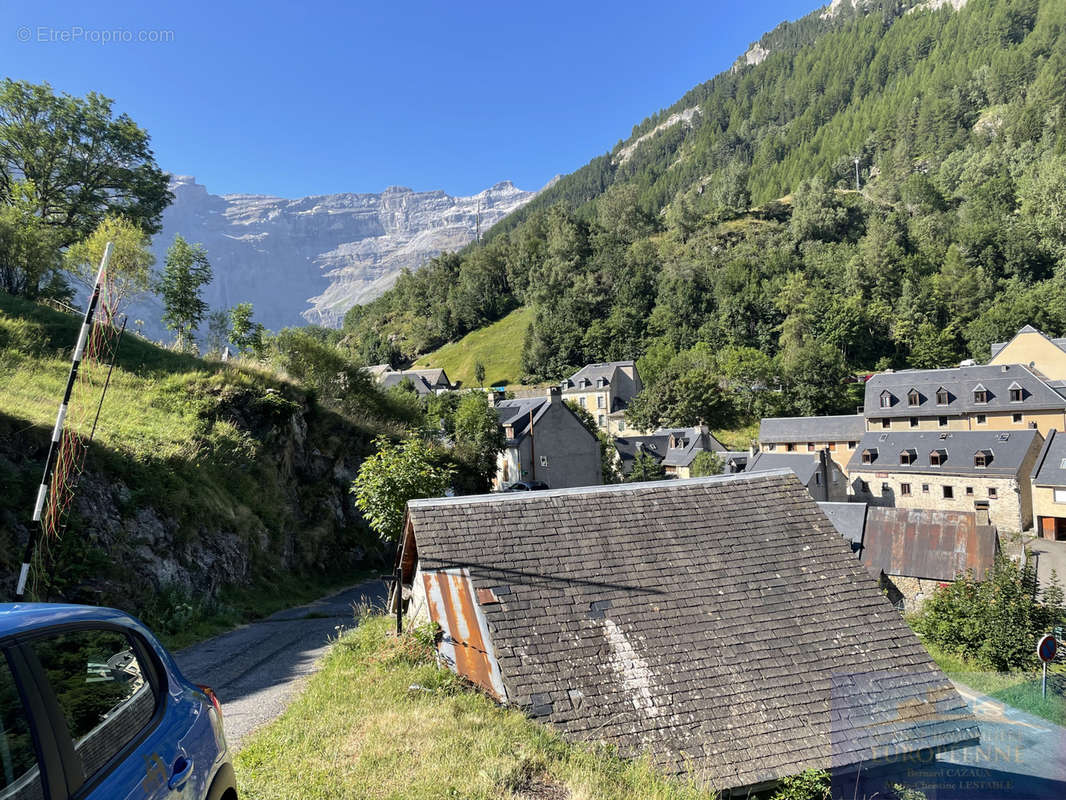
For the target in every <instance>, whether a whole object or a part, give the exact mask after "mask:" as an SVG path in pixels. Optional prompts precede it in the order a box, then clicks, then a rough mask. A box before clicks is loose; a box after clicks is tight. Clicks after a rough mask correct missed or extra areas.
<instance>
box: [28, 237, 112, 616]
mask: <svg viewBox="0 0 1066 800" xmlns="http://www.w3.org/2000/svg"><path fill="white" fill-rule="evenodd" d="M111 247H112V245H111V242H108V243H107V247H105V248H104V257H103V258H102V259H100V269H99V271H98V272H97V273H96V282H95V283H94V284H93V293H92V297H90V298H89V306H88V308H86V309H85V319H84V320H83V321H82V323H81V333H80V334H78V343H77V345H76V346H75V347H74V357H73V359H72V360H71V364H70V375H69V376H68V377H67V388H66V391H65V392H64V393H63V402H62V403H60V404H59V413H58V414H57V415H56V424H55V428H53V429H52V441H51V442H50V443H49V445H48V456H47V457H46V458H45V462H44V477H43V478H41V488H40V489H38V490H37V504H36V505H35V506H34V507H33V521H34V522H35V523H37V522H40V521H41V514H42V512H43V511H44V501H45V499H46V498H47V497H48V484H50V483H51V482H52V473H53V471H54V470H55V459H56V451H57V449H58V446H59V439H60V437H62V435H63V423H64V422H65V421H66V418H67V407H68V406H69V404H70V394H71V392H73V391H74V381H75V380H76V379H77V377H78V367H79V366H80V365H81V359H82V356H83V355H84V354H85V343H86V342H87V341H88V339H89V331H90V330H91V329H92V325H93V315H94V314H95V313H96V304H97V302H98V301H99V300H100V285H101V281H102V280H103V277H104V270H106V269H107V262H108V261H109V260H110V258H111ZM36 545H37V537H36V536H35V535H34V534H33V532H32V530H31V532H30V538H29V540H28V541H27V542H26V551H25V554H24V555H23V556H22V569H21V570H19V582H18V588H17V589H15V596H16V597H22V595H23V594H25V592H26V580H27V578H29V576H30V561H31V560H32V559H33V551H34V548H35V547H36Z"/></svg>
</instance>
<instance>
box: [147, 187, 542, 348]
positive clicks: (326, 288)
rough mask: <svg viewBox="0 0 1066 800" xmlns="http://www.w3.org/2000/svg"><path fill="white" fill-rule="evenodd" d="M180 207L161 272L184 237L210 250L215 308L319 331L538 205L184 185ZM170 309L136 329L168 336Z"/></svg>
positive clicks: (174, 212)
mask: <svg viewBox="0 0 1066 800" xmlns="http://www.w3.org/2000/svg"><path fill="white" fill-rule="evenodd" d="M171 190H172V191H173V192H174V203H173V204H172V205H171V206H170V207H169V208H168V209H167V210H166V212H165V213H164V215H163V231H162V233H161V234H159V235H158V236H156V237H155V238H154V240H153V251H154V252H155V254H156V265H157V269H161V268H162V265H163V259H164V257H165V255H166V250H167V247H169V246H170V243H171V242H172V241H173V239H174V235H175V234H181V235H182V236H184V237H185V238H186V239H187V240H188V241H190V242H201V243H203V245H204V247H206V248H207V254H208V258H209V259H210V261H211V266H212V268H213V270H214V275H215V277H214V280H213V281H212V282H211V284H210V286H208V287H207V289H206V290H205V292H204V299H205V300H206V301H207V303H208V305H209V306H210V307H211V308H213V309H215V308H229V307H231V306H233V305H236V304H237V303H241V302H250V303H252V304H253V305H254V306H255V317H256V319H257V320H258V321H259V322H262V323H263V324H264V325H266V326H267V327H268V328H270V329H272V330H278V329H280V328H282V327H285V326H287V325H301V324H306V323H308V322H313V323H316V324H320V325H329V326H336V325H339V324H340V321H341V319H342V318H343V316H344V313H345V312H346V311H347V310H348V309H349V308H351V307H352V306H353V305H355V304H357V303H364V302H367V301H369V300H372V299H373V298H375V297H377V296H378V295H380V294H381V293H382V292H384V291H385V290H386V289H387V288H389V287H390V286H392V284H393V283H395V281H396V278H397V277H398V276H399V275H400V273H401V272H402V271H403V270H404V269H412V270H414V269H418V267H419V266H421V265H422V264H423V263H425V262H426V261H427V260H428V259H430V258H432V257H434V256H436V255H438V254H439V253H441V252H443V251H445V250H457V249H459V248H461V247H463V246H464V245H466V244H468V243H469V242H471V241H472V240H473V239H474V236H475V235H476V231H477V228H478V224H479V221H478V218H479V216H480V228H481V232H482V233H484V232H485V231H486V230H487V229H488V228H489V227H491V226H492V225H493V224H494V223H495V222H498V221H499V220H500V219H502V218H503V217H504V216H506V215H507V214H509V213H510V212H512V211H514V210H515V209H517V208H520V207H521V206H523V205H524V204H525V203H527V202H528V201H529V200H531V199H532V198H533V197H534V196H535V194H536V192H526V191H522V190H521V189H518V188H517V187H515V186H514V184H512V183H511V182H510V181H504V182H502V183H498V184H496V185H495V186H493V187H491V188H489V189H486V190H485V191H483V192H479V193H478V194H476V195H472V196H470V197H453V196H452V195H449V194H446V193H445V192H442V191H434V192H416V191H413V190H411V189H407V188H404V187H399V186H393V187H389V188H388V189H386V190H385V191H384V192H381V193H379V194H329V195H318V196H313V197H303V198H300V199H297V200H287V199H284V198H280V197H269V196H266V195H252V194H227V195H215V194H210V193H209V192H208V191H207V189H206V188H205V187H204V186H202V185H201V184H199V183H197V182H196V180H195V178H192V177H188V176H175V177H174V178H173V179H172V181H171ZM161 314H162V308H161V306H160V304H159V302H158V300H157V299H155V298H152V299H149V300H147V301H145V302H142V303H140V304H138V305H136V306H134V307H133V308H132V309H131V311H130V318H131V320H134V319H140V320H143V322H144V331H145V333H147V334H149V335H150V336H154V337H157V338H158V337H160V336H162V333H163V329H162V326H161V324H160V323H159V318H160V316H161Z"/></svg>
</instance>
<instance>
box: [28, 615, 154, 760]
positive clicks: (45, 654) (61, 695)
mask: <svg viewBox="0 0 1066 800" xmlns="http://www.w3.org/2000/svg"><path fill="white" fill-rule="evenodd" d="M31 647H32V648H33V650H34V652H35V653H36V655H37V658H38V660H39V661H40V663H41V667H42V669H43V670H44V674H45V676H46V678H47V680H48V682H49V683H50V684H51V685H52V691H53V692H54V693H55V697H56V700H57V701H58V705H59V710H60V711H61V712H62V714H63V717H64V718H65V719H66V722H67V726H68V727H69V729H70V736H71V738H72V739H73V740H74V752H75V754H76V755H77V757H78V759H79V760H80V762H81V779H82V780H84V781H87V780H88V779H89V778H91V777H92V776H93V775H94V774H96V773H97V772H98V771H99V770H100V768H101V767H103V766H104V765H105V764H106V763H107V762H108V761H110V760H111V759H112V758H113V757H114V756H116V755H118V754H119V753H120V752H121V751H122V750H123V749H124V748H125V747H126V745H128V744H129V743H130V742H131V741H133V740H134V739H135V738H136V737H137V735H138V734H139V733H140V732H141V731H142V730H144V728H145V727H146V726H147V725H148V723H149V722H151V720H152V717H153V716H154V714H155V707H156V696H155V694H154V692H153V687H152V685H151V683H150V682H149V676H150V674H151V671H150V669H149V665H148V664H145V663H144V662H142V661H141V660H140V659H139V658H138V656H137V652H136V648H135V647H134V645H133V642H132V641H130V639H129V638H127V637H126V635H125V634H122V633H119V632H118V631H113V630H87V629H83V630H73V631H67V632H65V633H59V634H55V635H52V636H48V637H46V638H41V639H37V640H35V641H33V642H32V643H31ZM87 676H88V677H87Z"/></svg>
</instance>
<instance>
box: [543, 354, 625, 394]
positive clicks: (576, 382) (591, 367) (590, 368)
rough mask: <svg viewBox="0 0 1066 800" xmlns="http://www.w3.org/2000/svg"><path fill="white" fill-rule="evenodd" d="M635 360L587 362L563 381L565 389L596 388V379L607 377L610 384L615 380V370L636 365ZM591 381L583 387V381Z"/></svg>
mask: <svg viewBox="0 0 1066 800" xmlns="http://www.w3.org/2000/svg"><path fill="white" fill-rule="evenodd" d="M636 363H637V362H635V361H607V362H604V363H601V364H586V365H585V366H584V367H582V368H581V369H579V370H578V371H577V372H575V373H574V374H573V375H571V376H570V377H569V378H566V379H564V380H563V382H562V386H563V391H566V390H568V389H573V388H588V389H595V388H596V379H597V378H605V379H606V380H607V383H608V385H609V384H610V383H611V381H613V380H614V373H615V370H616V369H618V368H619V367H636ZM584 380H587V381H589V385H588V386H587V387H582V381H584Z"/></svg>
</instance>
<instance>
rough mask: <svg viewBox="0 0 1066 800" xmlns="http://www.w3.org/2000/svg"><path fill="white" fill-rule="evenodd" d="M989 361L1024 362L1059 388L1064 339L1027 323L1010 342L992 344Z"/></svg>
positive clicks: (1065, 357)
mask: <svg viewBox="0 0 1066 800" xmlns="http://www.w3.org/2000/svg"><path fill="white" fill-rule="evenodd" d="M988 363H989V364H996V365H1001V364H1025V365H1026V366H1028V367H1029V369H1031V370H1033V372H1035V373H1037V374H1038V375H1040V376H1041V377H1043V378H1044V379H1045V380H1046V381H1048V382H1049V383H1050V384H1051V385H1052V386H1058V387H1059V388H1061V385H1060V383H1061V382H1064V381H1066V339H1052V338H1050V337H1047V336H1045V335H1044V334H1043V333H1041V332H1040V331H1038V330H1037V329H1036V328H1034V327H1033V326H1032V325H1026V326H1025V327H1024V328H1022V329H1021V330H1020V331H1018V333H1017V334H1015V336H1014V338H1013V339H1011V340H1010V341H1009V342H997V343H996V344H993V345H992V358H991V360H989V362H988ZM1060 430H1061V429H1060ZM1046 435H1047V434H1046V433H1045V436H1046Z"/></svg>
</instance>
